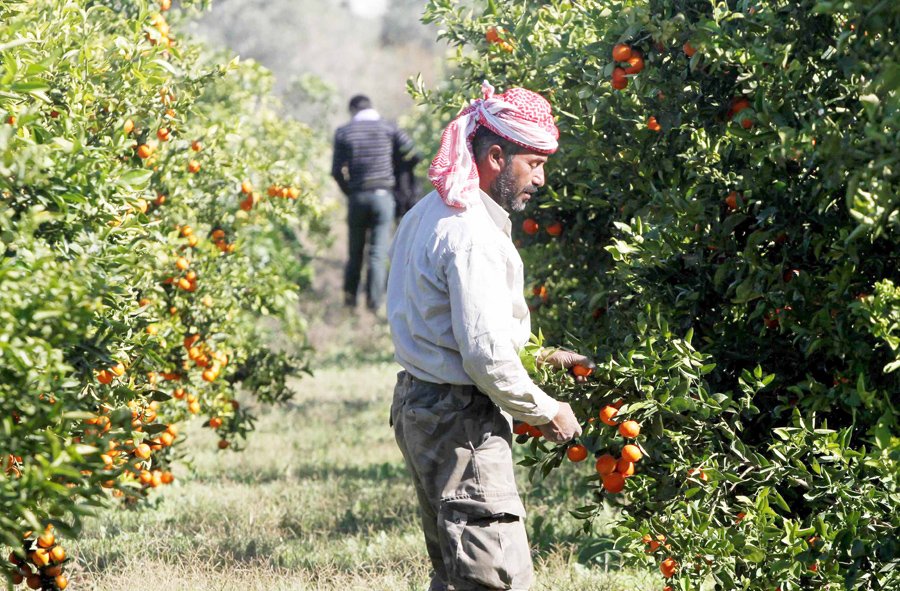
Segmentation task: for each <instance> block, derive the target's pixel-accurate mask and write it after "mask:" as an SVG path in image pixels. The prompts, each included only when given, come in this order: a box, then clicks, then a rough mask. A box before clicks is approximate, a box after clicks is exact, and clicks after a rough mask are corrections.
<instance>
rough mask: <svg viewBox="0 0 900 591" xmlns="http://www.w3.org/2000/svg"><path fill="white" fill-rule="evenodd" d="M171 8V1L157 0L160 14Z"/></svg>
mask: <svg viewBox="0 0 900 591" xmlns="http://www.w3.org/2000/svg"><path fill="white" fill-rule="evenodd" d="M170 8H172V0H159V9H160V11H162V12H165V11H167V10H169V9H170Z"/></svg>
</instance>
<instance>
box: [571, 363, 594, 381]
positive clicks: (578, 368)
mask: <svg viewBox="0 0 900 591" xmlns="http://www.w3.org/2000/svg"><path fill="white" fill-rule="evenodd" d="M572 373H574V374H575V375H576V376H578V377H580V378H586V377H588V376H589V375H591V374H592V373H594V368H593V367H585V366H583V365H575V366H573V367H572Z"/></svg>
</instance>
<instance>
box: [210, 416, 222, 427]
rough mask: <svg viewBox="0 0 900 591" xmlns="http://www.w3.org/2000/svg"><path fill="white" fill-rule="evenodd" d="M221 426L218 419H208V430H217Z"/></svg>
mask: <svg viewBox="0 0 900 591" xmlns="http://www.w3.org/2000/svg"><path fill="white" fill-rule="evenodd" d="M221 426H222V419H221V418H219V417H212V418H211V419H209V428H210V429H218V428H219V427H221Z"/></svg>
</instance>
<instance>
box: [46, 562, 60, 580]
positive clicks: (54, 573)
mask: <svg viewBox="0 0 900 591" xmlns="http://www.w3.org/2000/svg"><path fill="white" fill-rule="evenodd" d="M61 574H62V565H60V564H54V565H53V566H48V567H47V568H45V569H44V576H45V577H58V576H59V575H61Z"/></svg>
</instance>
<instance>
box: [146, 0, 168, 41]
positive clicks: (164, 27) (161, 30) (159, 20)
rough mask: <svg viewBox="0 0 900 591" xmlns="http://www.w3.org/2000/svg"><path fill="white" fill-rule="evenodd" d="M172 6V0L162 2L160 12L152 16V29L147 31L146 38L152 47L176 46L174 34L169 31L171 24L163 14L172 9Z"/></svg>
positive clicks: (162, 0)
mask: <svg viewBox="0 0 900 591" xmlns="http://www.w3.org/2000/svg"><path fill="white" fill-rule="evenodd" d="M171 6H172V1H171V0H161V2H160V4H159V10H160V12H157V13H154V14H153V15H151V16H150V28H148V29H147V33H146V34H145V37H146V38H147V41H149V42H150V44H151V45H161V46H163V47H172V46H173V45H175V40H174V39H173V38H172V32H171V30H170V29H169V23H167V22H166V17H164V16H163V15H162V14H161V13H162V12H165V11H167V10H168V9H169V8H171Z"/></svg>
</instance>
